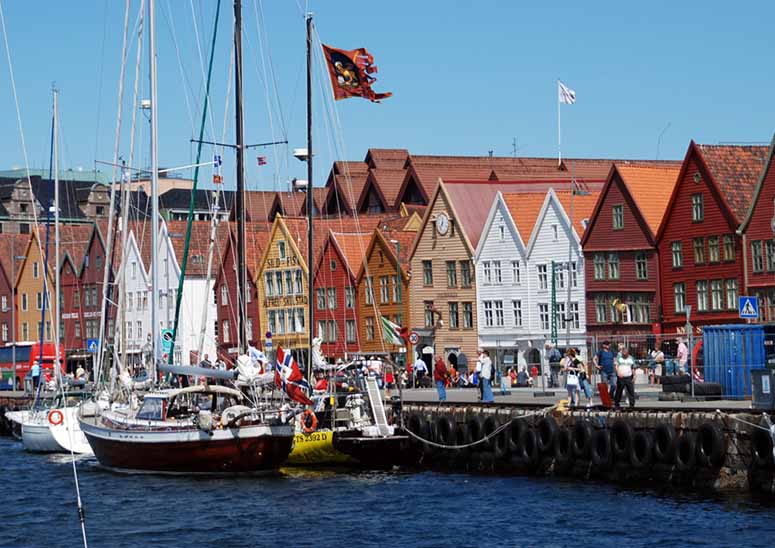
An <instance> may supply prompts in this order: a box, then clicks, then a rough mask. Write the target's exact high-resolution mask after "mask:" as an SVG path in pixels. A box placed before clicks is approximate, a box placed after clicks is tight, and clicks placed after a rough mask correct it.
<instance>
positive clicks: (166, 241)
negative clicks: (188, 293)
mask: <svg viewBox="0 0 775 548" xmlns="http://www.w3.org/2000/svg"><path fill="white" fill-rule="evenodd" d="M160 225H161V226H160V227H159V242H160V243H161V245H162V246H163V247H164V248H165V249H166V256H167V257H172V265H171V266H172V267H173V268H174V269H175V270H174V276H175V278H180V264H179V263H178V257H177V255H176V254H175V246H174V245H173V244H172V237H171V236H170V232H169V227H168V226H167V223H166V222H164V221H162V222H161V223H160ZM162 252H163V251H162V249H159V253H160V254H161V253H162ZM160 258H161V257H160Z"/></svg>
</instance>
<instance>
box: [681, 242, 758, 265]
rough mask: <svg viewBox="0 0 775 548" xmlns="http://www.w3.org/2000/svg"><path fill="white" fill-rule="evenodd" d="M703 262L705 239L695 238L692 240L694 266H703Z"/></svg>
mask: <svg viewBox="0 0 775 548" xmlns="http://www.w3.org/2000/svg"><path fill="white" fill-rule="evenodd" d="M760 243H761V242H760ZM704 262H705V238H695V239H694V264H703V263H704Z"/></svg>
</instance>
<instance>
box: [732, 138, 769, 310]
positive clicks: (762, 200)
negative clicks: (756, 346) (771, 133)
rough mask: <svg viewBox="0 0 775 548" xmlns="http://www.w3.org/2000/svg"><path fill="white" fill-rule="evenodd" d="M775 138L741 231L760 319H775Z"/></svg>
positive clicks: (747, 280)
mask: <svg viewBox="0 0 775 548" xmlns="http://www.w3.org/2000/svg"><path fill="white" fill-rule="evenodd" d="M773 155H775V137H773V140H772V144H771V145H770V152H769V154H768V155H767V163H766V164H765V167H764V169H763V170H762V173H761V176H760V178H759V182H758V184H757V185H756V190H755V191H754V197H753V200H752V201H751V207H750V209H749V210H748V215H747V216H746V218H745V220H744V221H743V224H742V226H741V227H740V230H739V232H740V233H742V235H743V245H744V246H745V261H744V262H743V266H744V269H745V272H744V278H745V286H746V287H747V288H748V290H747V293H746V294H748V295H755V296H757V297H759V319H760V321H767V322H771V321H774V320H775V239H774V235H775V224H773V219H775V159H774V158H773Z"/></svg>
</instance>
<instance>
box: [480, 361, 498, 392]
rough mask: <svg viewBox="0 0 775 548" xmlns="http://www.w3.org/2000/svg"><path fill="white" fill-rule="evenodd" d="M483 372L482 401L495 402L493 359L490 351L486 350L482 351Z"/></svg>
mask: <svg viewBox="0 0 775 548" xmlns="http://www.w3.org/2000/svg"><path fill="white" fill-rule="evenodd" d="M481 361H482V373H481V381H480V382H481V385H482V403H493V402H494V401H495V398H494V397H493V394H492V360H491V359H490V353H489V352H488V351H487V350H485V351H484V352H482V360H481Z"/></svg>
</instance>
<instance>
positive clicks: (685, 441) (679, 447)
mask: <svg viewBox="0 0 775 548" xmlns="http://www.w3.org/2000/svg"><path fill="white" fill-rule="evenodd" d="M696 465H697V442H696V440H695V439H694V435H693V434H692V433H691V432H683V433H682V434H681V437H679V438H678V441H677V442H676V444H675V466H676V468H678V470H680V471H681V472H689V471H691V470H694V468H695V466H696Z"/></svg>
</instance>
